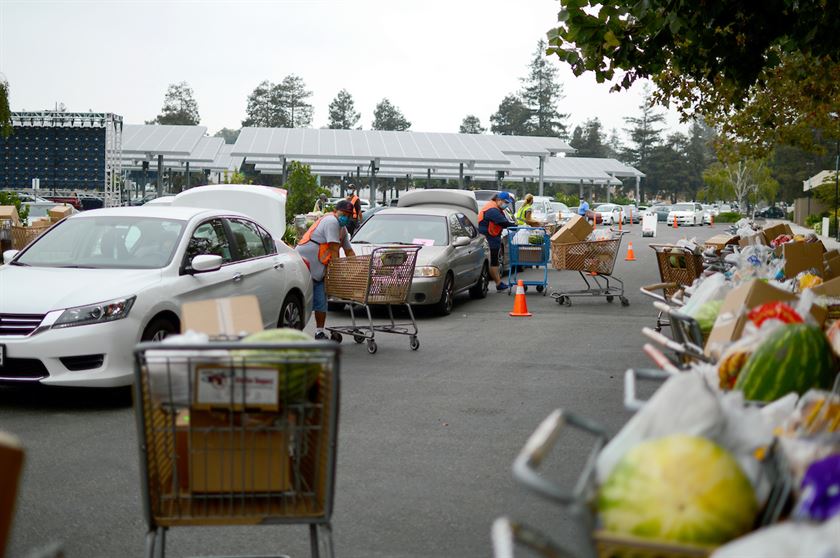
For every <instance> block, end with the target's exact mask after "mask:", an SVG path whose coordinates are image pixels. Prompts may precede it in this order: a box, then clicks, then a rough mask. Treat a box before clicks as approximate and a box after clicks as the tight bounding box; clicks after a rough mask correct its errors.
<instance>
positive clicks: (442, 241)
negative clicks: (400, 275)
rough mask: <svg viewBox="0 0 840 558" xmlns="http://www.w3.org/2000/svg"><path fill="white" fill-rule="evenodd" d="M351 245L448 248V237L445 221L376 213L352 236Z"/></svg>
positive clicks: (433, 217)
mask: <svg viewBox="0 0 840 558" xmlns="http://www.w3.org/2000/svg"><path fill="white" fill-rule="evenodd" d="M353 242H363V243H366V244H390V243H403V244H423V245H426V246H446V245H448V244H449V233H448V228H447V226H446V219H445V218H444V217H439V216H437V215H406V214H402V213H401V214H392V215H387V214H383V213H377V214H376V215H374V216H373V217H371V218H370V219H368V220H367V221H366V222H365V224H364V225H363V226H362V228H360V229H359V230H358V232H356V235H355V236H354V237H353Z"/></svg>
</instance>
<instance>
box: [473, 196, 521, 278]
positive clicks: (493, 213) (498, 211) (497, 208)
mask: <svg viewBox="0 0 840 558" xmlns="http://www.w3.org/2000/svg"><path fill="white" fill-rule="evenodd" d="M512 203H513V196H512V195H511V194H510V192H499V193H498V194H495V195H494V196H493V197H492V198H491V199H490V201H488V202H487V203H486V204H485V205H484V207H482V208H481V211H479V212H478V232H480V233H481V234H483V235H484V236H485V237H487V243H488V244H489V245H490V277H491V278H492V279H493V281H495V283H496V291H498V292H501V291H506V290H507V289H508V288H509V287H508V285H507V284H506V283H504V282H503V281H502V278H501V276H500V274H499V250H501V248H502V231H503V230H504V229H506V228H508V227H513V226H514V225H515V223H511V222H510V221H508V219H507V217H505V213H504V210H505V209H506V208H507V207H508V206H509V205H510V204H512Z"/></svg>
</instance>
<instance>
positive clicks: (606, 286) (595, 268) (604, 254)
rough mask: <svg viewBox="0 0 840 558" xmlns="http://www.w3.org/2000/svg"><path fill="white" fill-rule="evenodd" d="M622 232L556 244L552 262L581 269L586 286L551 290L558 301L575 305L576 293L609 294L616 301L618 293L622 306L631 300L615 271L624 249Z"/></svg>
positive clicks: (557, 267)
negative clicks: (571, 289) (628, 298)
mask: <svg viewBox="0 0 840 558" xmlns="http://www.w3.org/2000/svg"><path fill="white" fill-rule="evenodd" d="M622 236H623V234H621V233H613V237H612V238H608V239H605V240H588V241H584V242H574V243H569V244H556V243H555V244H552V246H551V264H552V266H553V267H554V269H557V270H560V271H563V270H568V271H577V272H578V273H579V274H580V277H581V279H583V282H584V283H586V288H585V289H582V290H573V291H555V292H553V293H551V297H552V298H554V299H555V300H556V301H557V303H558V304H565V305H566V306H571V305H572V297H577V296H594V297H605V298H606V299H607V302H612V301H613V300H614V298H615V297H616V296H617V297H619V300H621V305H622V306H628V305H629V304H630V301H629V300H627V298H626V297H625V296H624V282H623V281H622V280H621V279H619V278H618V277H615V276H614V275H613V274H612V272H613V268H614V267H615V259H616V257H618V252H619V250H620V249H621V237H622Z"/></svg>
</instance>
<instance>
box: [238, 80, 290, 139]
mask: <svg viewBox="0 0 840 558" xmlns="http://www.w3.org/2000/svg"><path fill="white" fill-rule="evenodd" d="M274 88H275V86H274V84H273V83H271V82H270V81H268V80H266V81H263V82H262V83H260V84H259V85H257V87H255V88H254V90H253V91H252V92H251V94H250V95H248V106H247V107H246V108H245V120H243V121H242V126H243V127H246V126H261V127H265V128H281V127H283V126H285V124H286V123H285V121H284V118H283V114H282V112H281V110H280V107H279V105H278V104H277V102H276V100H275V99H274V97H273V91H274Z"/></svg>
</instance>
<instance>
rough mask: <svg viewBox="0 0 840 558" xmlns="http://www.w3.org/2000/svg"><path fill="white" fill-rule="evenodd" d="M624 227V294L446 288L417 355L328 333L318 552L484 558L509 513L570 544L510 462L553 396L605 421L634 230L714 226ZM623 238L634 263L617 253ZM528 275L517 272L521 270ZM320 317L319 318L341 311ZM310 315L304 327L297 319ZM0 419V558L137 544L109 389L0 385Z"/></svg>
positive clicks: (129, 449) (571, 443)
mask: <svg viewBox="0 0 840 558" xmlns="http://www.w3.org/2000/svg"><path fill="white" fill-rule="evenodd" d="M661 225H662V224H661V223H660V227H659V236H658V237H657V238H656V239H649V238H648V239H643V238H641V236H640V230H641V229H640V226H639V225H634V226H633V227H632V229H631V230H632V232H631V233H630V234H629V235H626V236H625V238H624V241H623V242H622V247H621V254H620V256H619V261H618V262H617V265H616V268H615V275H616V276H618V277H620V278H622V279H623V280H624V282H625V288H626V293H627V294H626V296H627V297H628V298H629V299H630V306H628V307H622V306H621V305H620V304H619V303H618V301H617V300H616V301H615V302H613V303H612V304H610V303H607V302H605V301H604V299H602V298H600V299H591V300H587V299H575V300H574V301H573V304H572V306H571V307H565V306H559V305H558V304H557V303H556V302H555V301H554V300H553V299H552V298H551V297H548V296H546V297H544V296H542V295H539V294H536V293H534V292H533V290H531V291H529V294H528V307H529V310H530V311H531V312H532V313H533V314H534V316H533V317H532V318H510V317H508V312H509V311H510V310H511V308H512V305H513V297H509V296H506V295H502V294H496V293H495V292H493V287H492V286H491V293H490V295H489V296H488V298H487V299H486V300H481V301H473V300H470V299H469V297H468V296H467V295H461V296H460V297H459V298H458V300H457V301H456V306H455V310H454V312H453V313H452V315H451V316H448V317H445V318H441V317H435V316H431V315H429V314H428V313H427V312H420V313H419V314H420V316H419V318H418V322H419V327H420V334H419V338H420V343H421V347H420V350H419V351H417V352H414V351H411V350H409V347H408V339H407V338H406V337H400V336H385V335H383V336H381V340H380V339H379V337H378V341H379V343H378V345H379V351H378V352H377V354H375V355H369V354H368V353H367V352H366V351H365V348H364V346H363V345H355V344H354V343H353V342H352V341H350V342H348V340H347V339H345V342H344V345H343V348H344V350H343V354H342V364H343V371H342V372H343V377H342V390H343V391H342V401H341V416H340V434H339V450H338V456H339V457H338V483H337V488H336V511H335V515H334V517H333V525H334V531H335V547H336V551H337V555H338V556H341V557H359V558H362V557H365V558H368V557H379V556H381V557H386V556H387V557H414V556H417V557H420V556H423V557H427V556H447V557H448V556H452V557H465V556H488V555H490V553H491V550H490V549H491V544H490V525H491V523H492V521H493V520H494V519H495V518H496V517H498V516H500V515H510V516H511V517H514V518H516V519H521V520H525V521H527V522H529V523H532V524H533V525H535V526H538V527H541V528H542V529H543V530H545V531H546V532H547V533H550V534H551V535H552V537H553V538H555V539H556V540H558V541H561V542H562V541H565V542H567V543H570V544H572V546H574V543H573V538H574V537H575V536H576V535H578V534H579V533H578V532H577V530H576V528H575V525H574V524H573V523H572V522H571V521H570V520H569V518H568V517H567V516H566V515H564V514H563V513H562V512H560V511H559V510H558V509H557V508H556V507H554V506H552V505H550V504H546V503H544V502H542V501H540V500H539V499H538V497H536V496H533V495H531V494H530V493H527V492H526V491H525V490H524V489H522V488H521V487H519V486H517V485H516V484H515V482H514V480H513V478H512V476H511V471H510V467H511V463H512V461H513V459H514V457H515V456H516V454H517V453H518V452H519V450H520V449H521V448H522V445H523V444H524V442H525V440H526V438H527V437H528V435H529V434H530V433H531V432H532V431H533V430H534V428H535V427H536V426H537V424H538V423H539V422H540V421H541V420H542V419H543V418H544V417H545V416H546V415H547V414H548V413H549V412H551V411H552V410H553V409H556V408H563V409H565V410H568V411H571V412H575V413H578V414H580V415H584V416H586V417H589V418H591V419H593V420H595V421H597V422H599V423H601V424H602V425H603V426H604V427H605V428H606V429H607V430H608V431H609V432H611V433H614V432H616V431H617V430H618V429H619V428H620V427H621V426H622V424H624V422H625V421H626V420H627V419H628V418H629V416H630V415H629V413H627V412H625V411H624V409H623V407H622V396H623V372H624V370H625V369H627V368H628V367H633V366H641V365H647V364H648V362H647V359H646V357H645V356H644V355H643V353H642V351H641V345H642V343H643V341H642V339H643V338H642V336H641V333H640V329H641V327H642V326H644V325H649V324H652V323H653V320H654V315H655V314H654V311H653V308H652V306H651V304H650V301H649V299H646V298H645V297H644V296H643V295H641V294H640V293H639V286H641V285H643V284H648V283H653V282H657V281H658V279H659V276H658V270H657V267H656V260H655V257H654V253H653V251H652V250H651V249H650V248H649V247H648V245H649V244H650V243H651V242H668V241H674V240H676V239H678V238H681V237H684V236H688V237H693V236H696V237H697V238H698V240H703V239H705V238H707V237H709V236H711V235H712V234H714V233H719V232H723V230H724V227H725V226H724V225H718V226H715V227H714V228H713V229H710V228H709V227H690V228H680V229H679V230H674V229H670V228H665V227H662V226H661ZM628 241H632V242H633V246H634V249H635V253H636V258H637V261H635V262H625V261H624V256H625V252H626V249H627V242H628ZM529 273H534V272H533V271H531V272H529ZM549 281H550V283H551V284H550V287H549V292H550V291H553V290H555V289H557V288H560V287H565V288H579V285H578V283H580V278H579V276H578V275H577V274H576V273H573V272H556V271H550V272H549ZM346 321H347V315H345V314H343V313H331V314H330V317H329V322H330V323H333V324H336V323H340V322H346ZM310 328H311V324H310ZM0 428H2V429H3V430H7V431H9V432H12V433H14V434H16V435H17V436H19V437H20V438H21V439H22V440H23V442H24V444H25V446H26V449H27V460H26V465H25V475H24V482H23V485H22V488H21V491H20V493H19V496H18V510H17V517H16V519H15V523H14V533H13V540H12V545H11V553H10V556H15V557H17V556H26V555H27V553H28V552H30V551H31V550H33V549H36V548H41V547H44V546H46V545H48V544H50V543H53V542H58V543H61V544H62V546H63V547H64V549H65V551H66V555H67V556H68V557H71V558H75V557H85V558H92V557H100V556H101V557H118V556H138V555H141V553H142V548H143V538H144V532H145V524H144V522H143V519H142V517H143V516H142V509H141V503H140V480H139V479H140V476H139V470H138V457H137V437H136V432H135V423H134V415H133V411H132V409H131V407H130V406H129V401H128V398H127V397H126V392H124V391H123V392H119V391H118V392H114V391H106V392H102V391H99V392H95V391H76V390H65V391H53V390H49V391H46V390H41V389H39V390H25V391H21V390H12V389H3V390H0ZM586 453H587V447H586V440H585V438H581V437H577V436H574V435H572V436H569V437H563V438H561V440H560V443H559V447H558V449H557V451H555V452H554V453H553V455H552V456H551V457H550V458H549V459H548V460H547V461H548V463H549V465H548V474H549V475H550V476H551V478H553V479H555V480H557V481H558V482H561V483H565V484H566V485H568V486H571V483H572V482H573V481H574V479H575V475H576V474H577V473H578V472H579V468H580V466H581V464H582V461H583V459H584V458H585V456H586ZM167 550H168V553H169V554H170V555H172V556H193V555H202V554H204V555H208V554H212V555H222V554H252V555H253V554H259V553H272V552H273V553H277V552H285V553H287V554H290V555H292V556H306V555H307V552H308V541H307V530H306V528H305V527H303V526H288V527H253V528H251V527H249V528H241V527H239V528H181V529H173V530H171V531H170V533H169V536H168V538H167Z"/></svg>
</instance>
